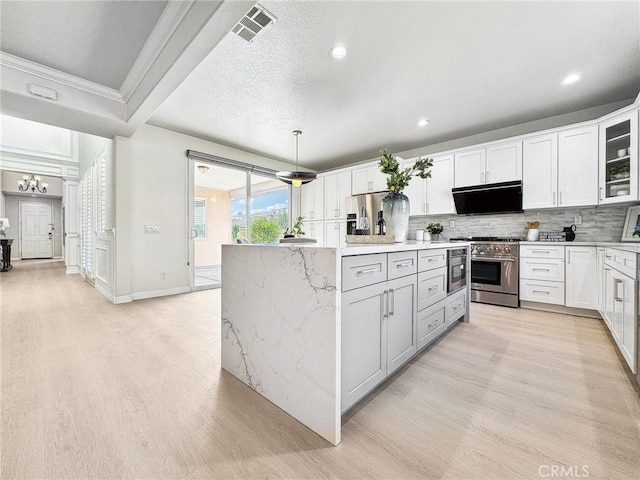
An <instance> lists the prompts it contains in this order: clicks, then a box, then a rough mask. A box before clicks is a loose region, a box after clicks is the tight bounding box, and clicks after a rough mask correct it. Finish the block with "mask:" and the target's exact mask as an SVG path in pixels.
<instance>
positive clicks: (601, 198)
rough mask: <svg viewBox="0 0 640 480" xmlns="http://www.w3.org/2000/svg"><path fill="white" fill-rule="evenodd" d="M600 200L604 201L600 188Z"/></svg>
mask: <svg viewBox="0 0 640 480" xmlns="http://www.w3.org/2000/svg"><path fill="white" fill-rule="evenodd" d="M600 200H604V197H603V196H602V187H600Z"/></svg>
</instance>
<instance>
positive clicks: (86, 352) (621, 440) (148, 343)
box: [0, 262, 640, 480]
mask: <svg viewBox="0 0 640 480" xmlns="http://www.w3.org/2000/svg"><path fill="white" fill-rule="evenodd" d="M0 295H1V299H0V301H1V309H0V313H1V315H2V324H1V334H2V343H1V346H2V357H1V358H2V365H1V374H2V383H1V386H2V392H1V393H2V418H1V422H2V424H1V427H2V431H1V440H2V444H1V449H2V463H1V467H2V478H7V479H8V478H30V479H31V478H34V479H35V478H40V479H62V478H64V479H71V478H102V479H119V478H141V479H142V478H144V479H165V478H166V479H182V478H184V479H196V478H266V477H269V478H344V479H358V478H394V479H395V478H421V479H422V478H424V479H429V478H433V479H515V478H527V479H529V478H530V479H540V478H545V477H546V478H551V475H550V473H551V471H552V470H551V468H552V467H553V466H555V468H559V467H560V466H565V468H572V469H574V470H572V471H573V472H576V471H579V472H580V474H581V476H582V477H583V478H584V477H585V475H584V473H585V472H586V473H587V474H588V478H590V479H595V478H598V479H625V480H626V479H631V478H638V475H639V473H640V424H639V422H640V420H639V419H640V400H639V397H638V395H637V393H636V392H635V391H634V390H633V388H632V386H631V383H630V381H629V379H628V378H627V376H626V375H625V373H624V370H623V368H622V367H621V364H620V360H619V359H618V357H617V356H616V354H615V350H614V347H613V345H612V343H611V341H610V339H609V338H608V337H607V334H606V332H605V329H604V328H603V326H602V325H601V323H600V322H599V321H596V320H590V319H584V318H577V317H570V316H561V315H554V314H549V313H543V312H534V311H526V310H513V309H505V308H499V307H492V306H486V305H478V304H473V305H472V310H471V312H472V317H471V318H472V323H470V324H468V325H460V326H458V327H457V328H455V329H454V330H453V331H452V332H451V333H450V334H449V335H448V336H446V337H445V338H444V339H443V340H442V341H440V342H439V343H438V344H437V345H435V346H434V347H433V348H432V349H431V350H430V351H428V352H427V353H426V354H425V355H422V356H421V357H420V358H418V359H417V360H416V361H415V362H413V364H412V365H410V366H408V367H406V368H404V369H403V371H402V372H401V374H400V375H398V376H396V377H395V378H394V379H393V380H392V381H391V382H388V384H387V385H386V388H385V389H383V390H380V391H378V392H377V394H375V395H373V396H371V397H370V398H369V399H368V401H367V402H366V403H365V404H364V405H363V406H362V407H360V408H358V409H357V410H356V411H354V412H351V413H350V414H349V415H348V417H347V418H345V419H344V426H343V441H342V444H341V445H340V446H338V447H335V448H334V447H331V446H329V445H328V444H327V443H326V442H325V441H323V440H322V439H321V438H319V437H318V436H316V435H315V434H313V433H312V432H311V431H309V430H308V429H306V428H305V427H303V426H301V425H300V424H299V423H297V422H296V421H295V420H293V419H292V418H291V417H289V416H288V415H286V414H285V413H283V412H282V411H280V410H279V409H278V408H277V407H275V406H273V405H272V404H271V403H269V402H268V401H267V400H265V399H263V398H262V397H260V396H258V395H256V394H255V393H254V392H252V391H251V390H249V389H248V388H247V387H245V386H244V385H243V384H241V383H240V382H238V381H237V380H235V379H234V378H233V377H230V376H229V375H228V374H225V373H221V371H220V360H219V356H220V352H219V351H220V338H219V336H220V334H219V331H220V327H219V311H220V291H219V290H207V291H202V292H197V293H192V294H186V295H178V296H173V297H169V298H160V299H151V300H143V301H137V302H134V303H131V304H125V305H112V304H110V303H109V302H108V301H107V300H106V299H104V298H103V297H102V296H101V295H100V294H99V293H98V292H97V291H96V290H94V289H93V288H92V287H91V286H90V285H88V284H87V283H85V282H84V281H83V280H81V279H80V278H79V277H78V276H75V275H73V276H68V275H64V268H63V266H62V264H61V263H60V262H53V263H52V262H48V263H47V262H44V263H43V262H40V263H33V264H31V263H28V262H20V264H19V265H16V267H15V268H14V270H13V271H12V272H10V273H8V274H2V276H0ZM585 468H586V470H584V469H585ZM577 469H579V470H577ZM566 472H567V470H565V473H566ZM569 476H573V477H579V476H580V475H575V473H574V475H565V476H564V478H567V477H569ZM556 478H557V476H556Z"/></svg>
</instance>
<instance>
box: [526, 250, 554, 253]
mask: <svg viewBox="0 0 640 480" xmlns="http://www.w3.org/2000/svg"><path fill="white" fill-rule="evenodd" d="M531 253H551V252H550V251H549V250H531Z"/></svg>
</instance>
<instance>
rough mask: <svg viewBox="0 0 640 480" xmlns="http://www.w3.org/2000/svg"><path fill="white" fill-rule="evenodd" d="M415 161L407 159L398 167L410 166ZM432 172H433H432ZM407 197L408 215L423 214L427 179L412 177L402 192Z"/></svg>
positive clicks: (425, 205) (425, 209)
mask: <svg viewBox="0 0 640 480" xmlns="http://www.w3.org/2000/svg"><path fill="white" fill-rule="evenodd" d="M414 163H415V159H414V160H413V161H409V162H408V163H403V164H401V165H400V168H410V167H412V166H413V164H414ZM432 174H433V173H432ZM402 193H404V194H405V195H406V196H407V198H408V199H409V215H424V214H425V213H427V180H426V179H422V178H420V177H412V178H411V180H410V181H409V185H407V186H406V187H405V189H404V191H403V192H402Z"/></svg>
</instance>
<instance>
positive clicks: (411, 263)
mask: <svg viewBox="0 0 640 480" xmlns="http://www.w3.org/2000/svg"><path fill="white" fill-rule="evenodd" d="M412 265H413V262H412V261H409V262H405V263H398V264H396V268H405V267H411V266H412Z"/></svg>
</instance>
